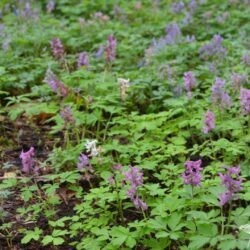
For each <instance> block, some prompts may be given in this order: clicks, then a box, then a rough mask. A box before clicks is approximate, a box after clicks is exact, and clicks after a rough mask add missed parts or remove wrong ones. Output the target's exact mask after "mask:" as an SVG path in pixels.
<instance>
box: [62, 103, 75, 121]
mask: <svg viewBox="0 0 250 250" xmlns="http://www.w3.org/2000/svg"><path fill="white" fill-rule="evenodd" d="M60 115H61V117H62V119H63V120H64V121H65V122H66V123H74V121H75V118H74V116H73V114H72V111H71V108H70V107H69V106H66V107H64V108H63V109H62V110H61V112H60Z"/></svg>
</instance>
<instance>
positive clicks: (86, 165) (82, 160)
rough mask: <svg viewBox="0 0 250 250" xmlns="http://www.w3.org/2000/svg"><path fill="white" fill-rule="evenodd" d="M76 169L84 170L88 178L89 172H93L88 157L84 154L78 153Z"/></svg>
mask: <svg viewBox="0 0 250 250" xmlns="http://www.w3.org/2000/svg"><path fill="white" fill-rule="evenodd" d="M77 169H78V170H79V171H84V172H85V178H86V179H87V180H89V179H90V176H91V173H93V168H92V165H91V164H90V162H89V157H88V156H87V155H85V154H80V156H79V158H78V163H77Z"/></svg>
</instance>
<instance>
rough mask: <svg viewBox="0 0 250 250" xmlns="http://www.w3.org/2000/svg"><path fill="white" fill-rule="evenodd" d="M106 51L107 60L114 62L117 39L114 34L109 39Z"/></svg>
mask: <svg viewBox="0 0 250 250" xmlns="http://www.w3.org/2000/svg"><path fill="white" fill-rule="evenodd" d="M105 52H106V61H107V62H109V63H110V62H113V61H114V60H115V57H116V39H115V37H114V36H113V35H110V36H109V37H108V40H107V44H106V47H105Z"/></svg>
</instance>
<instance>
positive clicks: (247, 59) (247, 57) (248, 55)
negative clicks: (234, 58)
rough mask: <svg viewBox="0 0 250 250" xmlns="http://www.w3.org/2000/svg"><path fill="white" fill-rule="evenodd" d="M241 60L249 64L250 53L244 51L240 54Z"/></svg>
mask: <svg viewBox="0 0 250 250" xmlns="http://www.w3.org/2000/svg"><path fill="white" fill-rule="evenodd" d="M242 61H243V63H244V64H245V65H250V54H247V53H245V54H244V55H243V56H242Z"/></svg>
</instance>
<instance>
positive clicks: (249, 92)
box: [240, 88, 250, 115]
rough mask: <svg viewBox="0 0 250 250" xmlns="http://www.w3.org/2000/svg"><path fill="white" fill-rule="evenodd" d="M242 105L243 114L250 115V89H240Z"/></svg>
mask: <svg viewBox="0 0 250 250" xmlns="http://www.w3.org/2000/svg"><path fill="white" fill-rule="evenodd" d="M240 104H241V109H242V112H243V114H247V115H248V114H250V89H244V88H241V89H240Z"/></svg>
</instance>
